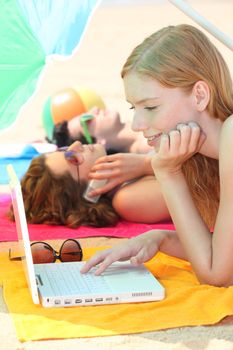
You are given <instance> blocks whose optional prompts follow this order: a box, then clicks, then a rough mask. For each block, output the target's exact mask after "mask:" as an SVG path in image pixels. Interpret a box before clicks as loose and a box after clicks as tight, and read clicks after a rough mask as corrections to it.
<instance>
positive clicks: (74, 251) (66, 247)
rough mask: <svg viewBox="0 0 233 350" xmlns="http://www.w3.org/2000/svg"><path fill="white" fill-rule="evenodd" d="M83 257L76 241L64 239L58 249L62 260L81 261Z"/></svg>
mask: <svg viewBox="0 0 233 350" xmlns="http://www.w3.org/2000/svg"><path fill="white" fill-rule="evenodd" d="M82 257H83V253H82V248H81V246H80V244H79V243H78V241H75V240H73V239H68V240H66V241H65V242H64V243H63V245H62V247H61V250H60V259H61V261H63V262H69V261H81V260H82Z"/></svg>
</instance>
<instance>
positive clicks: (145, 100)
mask: <svg viewBox="0 0 233 350" xmlns="http://www.w3.org/2000/svg"><path fill="white" fill-rule="evenodd" d="M124 87H125V95H126V99H127V101H128V102H129V103H130V104H131V105H132V109H133V110H134V116H133V122H132V129H133V130H134V131H141V132H142V133H143V135H144V137H145V138H146V139H147V142H148V144H149V146H152V147H155V148H156V149H158V148H159V144H160V136H161V135H162V133H167V132H169V131H170V130H172V129H175V128H176V126H177V124H179V123H187V122H190V121H195V120H197V114H196V110H195V108H194V104H193V97H192V94H191V93H190V94H187V93H184V91H182V90H181V89H180V88H168V87H164V86H162V85H160V84H159V83H158V82H157V81H156V80H155V79H153V78H151V77H149V76H147V75H143V74H140V73H136V72H129V73H128V74H126V76H125V77H124Z"/></svg>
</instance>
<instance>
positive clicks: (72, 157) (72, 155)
mask: <svg viewBox="0 0 233 350" xmlns="http://www.w3.org/2000/svg"><path fill="white" fill-rule="evenodd" d="M56 152H63V153H64V157H65V159H66V160H67V161H68V162H69V163H71V164H73V165H75V166H78V165H79V162H78V159H77V157H76V154H77V151H72V150H69V147H68V146H66V147H60V148H58V149H57V150H56Z"/></svg>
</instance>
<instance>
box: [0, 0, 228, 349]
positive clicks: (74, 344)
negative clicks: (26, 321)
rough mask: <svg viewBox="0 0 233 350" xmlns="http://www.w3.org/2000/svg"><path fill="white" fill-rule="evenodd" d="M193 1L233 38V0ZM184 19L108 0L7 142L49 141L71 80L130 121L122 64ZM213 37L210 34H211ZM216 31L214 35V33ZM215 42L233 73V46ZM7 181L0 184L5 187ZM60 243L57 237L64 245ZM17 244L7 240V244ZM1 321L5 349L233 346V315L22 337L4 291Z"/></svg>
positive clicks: (161, 4) (157, 5) (51, 70)
mask: <svg viewBox="0 0 233 350" xmlns="http://www.w3.org/2000/svg"><path fill="white" fill-rule="evenodd" d="M189 3H190V4H191V5H193V7H194V8H195V9H196V10H197V11H199V12H200V13H202V15H204V16H206V18H208V19H209V20H210V21H211V22H213V23H215V24H216V25H217V26H218V28H220V29H221V30H222V31H224V32H225V33H226V34H228V35H229V36H230V37H232V38H233V24H232V23H233V22H232V13H233V1H232V0H222V1H220V0H219V1H217V0H205V1H201V0H196V1H195V0H193V1H191V0H190V1H189ZM179 23H190V24H193V25H196V24H195V23H194V22H193V21H192V20H191V19H189V18H188V17H187V16H186V15H184V14H183V13H182V12H181V11H179V10H178V9H177V8H175V7H174V6H173V5H172V4H170V3H169V1H165V0H164V1H153V0H151V1H146V0H145V1H142V0H141V1H134V5H132V1H111V0H106V1H104V2H103V4H102V5H101V6H100V7H99V8H98V9H97V11H96V12H95V14H94V16H93V18H92V20H91V23H90V26H89V28H88V30H87V32H86V34H85V36H84V38H83V41H82V43H81V46H80V47H79V49H78V50H76V52H75V53H74V55H73V56H72V57H71V58H68V59H66V60H62V59H59V60H57V59H55V60H54V61H50V63H49V64H48V66H47V67H46V68H45V69H44V74H43V76H42V77H41V79H40V84H39V86H38V89H37V92H36V94H34V95H33V96H32V97H31V99H30V100H29V101H28V103H27V105H25V106H24V107H23V108H22V109H21V111H20V113H19V117H18V119H17V122H16V123H15V124H14V125H13V126H12V127H11V128H10V129H9V130H6V131H4V132H2V133H1V134H0V143H17V142H33V141H37V140H44V138H45V132H44V129H43V126H42V119H41V115H42V110H43V105H44V103H45V101H46V99H47V98H48V97H49V96H51V95H52V94H54V93H56V92H57V91H59V90H61V89H63V88H66V87H77V86H78V87H88V88H91V89H93V90H95V91H96V92H98V93H99V94H100V95H101V96H102V97H103V99H104V101H105V103H106V105H107V106H108V107H109V108H113V109H117V110H118V111H119V112H120V113H121V117H122V120H124V121H126V120H128V121H129V120H130V118H131V113H130V111H129V106H128V104H127V103H126V102H125V100H124V91H123V85H122V81H121V78H120V70H121V66H122V64H123V63H124V61H125V59H126V58H127V56H128V54H129V53H130V52H131V50H132V49H133V48H134V46H135V45H137V44H138V43H140V42H141V41H142V40H143V39H144V38H145V37H146V36H148V35H150V34H151V33H152V32H154V31H156V30H157V29H159V28H161V27H163V26H166V25H169V24H179ZM210 37H211V36H210ZM211 38H212V37H211ZM212 40H213V41H214V42H215V44H216V45H217V47H218V48H219V50H220V51H221V52H222V54H223V56H224V57H225V59H226V61H227V63H228V65H229V67H230V70H231V72H233V60H232V52H231V51H230V50H229V49H228V48H226V47H225V46H223V45H222V44H221V43H219V42H218V41H217V40H216V39H213V38H212ZM5 189H6V188H5V187H1V188H0V190H1V191H5ZM118 241H119V240H117V239H107V238H91V239H83V240H81V244H82V245H83V246H97V245H106V244H115V243H116V242H118ZM59 243H60V242H59V241H58V242H53V244H57V245H58V246H59ZM9 246H12V243H0V251H5V250H7V249H8V248H9ZM0 324H1V325H4V326H2V327H0V338H1V346H0V347H1V349H2V350H8V349H9V350H16V349H18V350H23V349H33V350H36V349H57V350H59V349H67V348H69V349H70V350H72V349H79V348H82V349H94V350H95V349H96V350H97V349H101V350H108V349H115V348H116V349H119V350H123V349H127V350H130V349H134V350H137V349H140V350H141V348H142V347H145V348H146V349H148V350H149V349H158V350H163V349H166V350H170V349H176V350H178V349H179V350H183V349H185V350H187V349H192V350H207V349H208V350H209V349H224V350H228V349H233V318H232V317H230V318H228V319H227V320H224V321H222V322H221V323H220V324H218V325H216V326H211V327H207V326H205V327H184V328H176V329H172V330H167V331H161V332H151V333H142V334H135V335H128V336H115V337H104V338H91V339H78V338H77V339H71V340H59V341H56V340H51V341H41V342H29V343H20V342H18V340H17V339H16V335H15V331H14V328H13V325H12V322H11V318H10V316H9V314H8V312H7V308H6V306H5V304H4V302H3V299H2V298H1V302H0Z"/></svg>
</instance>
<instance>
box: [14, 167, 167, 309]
mask: <svg viewBox="0 0 233 350" xmlns="http://www.w3.org/2000/svg"><path fill="white" fill-rule="evenodd" d="M7 171H8V174H9V177H10V189H11V197H12V203H13V209H14V215H15V221H16V229H17V233H18V239H19V248H20V255H21V256H22V262H23V267H24V271H25V275H26V278H27V282H28V286H29V289H30V292H31V296H32V300H33V302H34V303H35V304H39V303H40V302H41V304H42V306H44V307H66V306H85V305H86V306H87V305H88V306H89V305H103V304H116V303H131V302H148V301H156V300H161V299H163V298H164V297H165V291H164V288H163V286H162V285H161V284H160V283H159V282H158V281H157V279H156V278H155V277H154V276H153V275H152V273H151V272H150V271H149V270H148V269H147V268H146V267H145V266H144V265H142V266H139V267H134V266H132V265H131V264H130V262H116V263H114V264H112V265H111V266H110V267H109V268H108V269H107V270H106V271H105V272H104V273H103V274H102V275H101V276H95V275H94V271H95V269H92V270H91V271H90V272H88V273H86V274H81V273H80V269H81V267H82V266H83V264H84V263H85V262H65V263H49V264H33V260H32V254H31V248H30V241H29V233H28V226H27V221H26V215H25V209H24V203H23V197H22V191H21V185H20V181H19V180H18V178H17V175H16V173H15V171H14V169H13V166H12V165H8V166H7Z"/></svg>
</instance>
